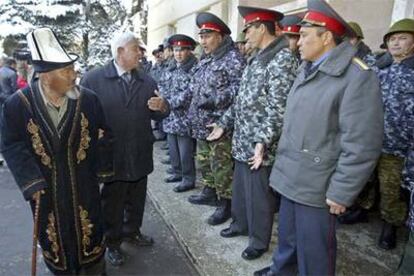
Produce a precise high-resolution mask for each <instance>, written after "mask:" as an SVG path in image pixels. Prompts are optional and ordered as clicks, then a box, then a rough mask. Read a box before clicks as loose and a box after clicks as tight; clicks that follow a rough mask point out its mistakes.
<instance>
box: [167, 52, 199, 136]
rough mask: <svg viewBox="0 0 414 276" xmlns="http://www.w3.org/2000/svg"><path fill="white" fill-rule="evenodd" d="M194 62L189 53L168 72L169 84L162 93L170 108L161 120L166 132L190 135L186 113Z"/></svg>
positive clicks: (195, 60) (194, 59) (195, 61)
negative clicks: (186, 57)
mask: <svg viewBox="0 0 414 276" xmlns="http://www.w3.org/2000/svg"><path fill="white" fill-rule="evenodd" d="M196 64H197V58H196V57H195V56H193V55H191V56H190V57H189V58H188V59H187V60H186V61H185V62H184V63H183V64H181V65H180V66H175V67H174V69H173V70H172V71H171V72H170V74H171V75H170V78H171V81H170V82H169V83H170V86H169V87H168V89H166V90H164V93H163V95H164V97H165V99H166V100H167V101H168V103H169V104H170V110H171V111H170V115H169V116H168V117H167V118H165V119H164V120H163V121H162V123H163V127H164V132H166V133H170V134H177V135H180V136H190V124H189V121H188V114H187V113H188V108H189V107H190V103H191V93H190V91H189V89H188V85H189V83H190V79H191V69H192V68H193V67H194V66H195V65H196Z"/></svg>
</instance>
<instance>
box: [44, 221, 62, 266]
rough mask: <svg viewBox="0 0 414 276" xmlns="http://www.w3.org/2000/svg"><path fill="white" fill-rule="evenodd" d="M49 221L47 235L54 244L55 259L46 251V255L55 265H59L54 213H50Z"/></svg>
mask: <svg viewBox="0 0 414 276" xmlns="http://www.w3.org/2000/svg"><path fill="white" fill-rule="evenodd" d="M48 219H49V223H48V225H47V229H46V234H47V238H48V239H49V241H50V242H51V243H52V252H53V255H54V257H52V255H51V254H50V253H49V252H48V251H44V255H45V256H46V257H47V258H48V259H50V260H52V261H53V262H54V263H58V262H59V245H58V242H57V233H56V225H55V222H56V219H55V215H54V214H53V213H50V214H49V216H48Z"/></svg>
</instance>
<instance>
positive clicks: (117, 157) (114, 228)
mask: <svg viewBox="0 0 414 276" xmlns="http://www.w3.org/2000/svg"><path fill="white" fill-rule="evenodd" d="M111 50H112V55H113V60H111V61H110V62H108V63H107V64H106V65H105V66H103V67H102V68H98V69H95V70H93V71H91V72H89V73H87V74H86V75H85V77H84V78H83V79H82V80H81V85H82V86H85V87H87V88H89V89H92V90H93V91H95V92H96V94H97V95H98V98H99V99H100V100H101V102H102V105H103V109H104V113H105V116H106V119H107V122H108V125H109V127H110V128H111V129H112V130H113V134H114V137H115V143H114V171H115V174H114V176H113V177H112V178H111V179H110V180H109V181H108V182H105V183H104V186H103V189H102V204H103V212H104V220H105V234H106V240H107V246H108V254H107V259H108V261H109V262H110V263H111V264H112V265H115V266H119V265H121V264H122V263H123V262H124V261H125V257H124V255H123V254H122V252H121V250H120V245H121V242H122V239H127V240H128V241H130V242H132V243H134V244H135V245H138V246H149V245H152V244H153V240H152V238H151V237H148V236H146V235H143V234H142V233H141V231H140V228H141V225H142V218H143V214H144V206H145V198H146V192H147V176H148V174H150V173H151V172H152V171H153V160H152V144H153V142H154V136H153V134H152V130H151V119H153V120H161V119H162V118H165V117H166V116H168V113H169V105H168V102H167V101H166V100H164V99H163V98H162V97H159V96H158V95H157V91H156V89H157V85H156V83H155V82H154V80H153V79H152V78H150V77H149V76H148V75H147V74H146V73H145V72H143V70H137V66H138V62H139V57H140V56H141V55H142V53H141V52H140V51H141V50H140V41H139V39H138V38H137V37H136V36H135V35H134V34H133V33H131V32H125V33H121V34H119V35H116V36H115V37H114V40H113V41H112V44H111Z"/></svg>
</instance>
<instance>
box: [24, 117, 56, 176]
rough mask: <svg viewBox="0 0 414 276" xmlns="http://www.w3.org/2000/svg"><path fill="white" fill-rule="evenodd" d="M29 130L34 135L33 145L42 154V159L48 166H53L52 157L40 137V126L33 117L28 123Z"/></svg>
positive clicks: (38, 153)
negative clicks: (47, 152)
mask: <svg viewBox="0 0 414 276" xmlns="http://www.w3.org/2000/svg"><path fill="white" fill-rule="evenodd" d="M27 131H29V133H30V134H31V135H32V138H31V140H32V147H33V149H34V151H35V153H36V154H37V155H39V156H40V161H41V162H42V164H43V165H45V166H46V167H48V168H50V169H51V168H52V159H51V158H50V157H49V155H47V154H46V151H45V147H44V146H43V143H42V140H41V139H40V134H39V127H38V126H37V125H36V124H35V123H34V122H33V119H30V120H29V123H28V124H27Z"/></svg>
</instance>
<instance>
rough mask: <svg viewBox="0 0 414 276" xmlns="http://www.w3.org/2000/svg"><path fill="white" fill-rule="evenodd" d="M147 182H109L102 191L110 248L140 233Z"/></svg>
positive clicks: (146, 179) (106, 234)
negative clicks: (124, 238) (127, 237)
mask: <svg viewBox="0 0 414 276" xmlns="http://www.w3.org/2000/svg"><path fill="white" fill-rule="evenodd" d="M147 181H148V178H147V177H144V178H141V179H140V180H138V181H137V182H118V181H116V182H108V183H105V184H104V186H103V189H102V210H103V214H104V222H105V236H106V241H107V246H108V247H109V248H117V247H119V246H120V245H121V242H122V238H123V237H124V236H127V235H134V234H137V233H139V231H140V228H141V226H142V219H143V217H144V209H145V199H146V196H147Z"/></svg>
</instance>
